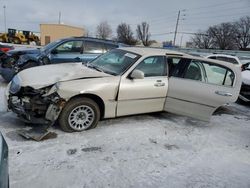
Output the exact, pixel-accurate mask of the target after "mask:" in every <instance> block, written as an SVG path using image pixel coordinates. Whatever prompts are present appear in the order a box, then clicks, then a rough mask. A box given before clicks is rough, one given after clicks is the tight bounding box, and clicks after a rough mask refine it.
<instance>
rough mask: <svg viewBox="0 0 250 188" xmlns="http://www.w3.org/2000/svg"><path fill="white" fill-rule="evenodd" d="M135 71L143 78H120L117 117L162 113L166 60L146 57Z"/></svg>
mask: <svg viewBox="0 0 250 188" xmlns="http://www.w3.org/2000/svg"><path fill="white" fill-rule="evenodd" d="M135 69H137V70H141V71H142V72H143V73H144V78H143V79H131V78H130V77H129V76H128V77H122V78H121V83H120V88H119V94H118V105H117V116H124V115H130V114H139V113H147V112H156V111H162V110H163V108H164V102H165V99H166V95H167V90H168V76H167V64H166V58H165V57H164V56H153V57H148V58H146V59H144V60H143V61H142V62H140V63H139V64H138V65H137V66H136V68H135ZM135 69H134V70H135Z"/></svg>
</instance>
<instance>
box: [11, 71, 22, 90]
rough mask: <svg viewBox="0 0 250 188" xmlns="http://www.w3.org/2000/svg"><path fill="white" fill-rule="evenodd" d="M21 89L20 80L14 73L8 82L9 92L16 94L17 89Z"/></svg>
mask: <svg viewBox="0 0 250 188" xmlns="http://www.w3.org/2000/svg"><path fill="white" fill-rule="evenodd" d="M20 89H21V80H20V78H19V77H18V76H17V75H16V76H14V78H13V79H12V81H11V84H10V93H11V94H16V93H17V92H18V91H20Z"/></svg>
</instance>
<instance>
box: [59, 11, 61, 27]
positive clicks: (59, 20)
mask: <svg viewBox="0 0 250 188" xmlns="http://www.w3.org/2000/svg"><path fill="white" fill-rule="evenodd" d="M58 24H61V11H60V12H59V19H58Z"/></svg>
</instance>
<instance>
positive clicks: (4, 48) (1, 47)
mask: <svg viewBox="0 0 250 188" xmlns="http://www.w3.org/2000/svg"><path fill="white" fill-rule="evenodd" d="M13 49H14V47H13V46H10V45H6V44H2V43H0V51H3V52H8V51H9V50H13Z"/></svg>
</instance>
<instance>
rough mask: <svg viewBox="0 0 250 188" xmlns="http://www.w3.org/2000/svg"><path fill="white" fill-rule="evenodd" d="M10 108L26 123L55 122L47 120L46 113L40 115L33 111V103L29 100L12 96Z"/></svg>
mask: <svg viewBox="0 0 250 188" xmlns="http://www.w3.org/2000/svg"><path fill="white" fill-rule="evenodd" d="M8 108H9V109H10V110H11V111H13V112H14V113H16V114H17V116H18V117H19V118H20V119H21V120H22V121H24V122H25V123H33V124H46V125H47V124H52V123H54V122H52V121H50V120H47V119H46V117H45V115H44V116H43V115H38V114H37V113H36V112H33V111H32V109H31V105H30V104H29V103H28V102H24V101H23V100H22V99H18V98H17V97H15V96H14V97H13V96H10V97H9V99H8Z"/></svg>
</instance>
